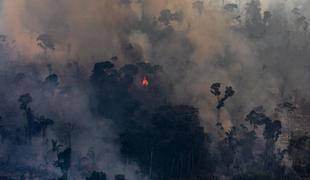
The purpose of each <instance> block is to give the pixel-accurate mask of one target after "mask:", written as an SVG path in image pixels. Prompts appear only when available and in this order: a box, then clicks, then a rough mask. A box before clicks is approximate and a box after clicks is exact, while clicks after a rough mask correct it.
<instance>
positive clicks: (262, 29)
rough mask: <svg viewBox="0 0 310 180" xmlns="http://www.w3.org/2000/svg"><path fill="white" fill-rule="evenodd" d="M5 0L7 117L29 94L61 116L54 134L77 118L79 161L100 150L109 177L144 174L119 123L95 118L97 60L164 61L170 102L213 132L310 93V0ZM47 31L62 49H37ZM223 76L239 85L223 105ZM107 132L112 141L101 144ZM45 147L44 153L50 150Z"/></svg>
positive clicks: (42, 110)
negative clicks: (121, 139)
mask: <svg viewBox="0 0 310 180" xmlns="http://www.w3.org/2000/svg"><path fill="white" fill-rule="evenodd" d="M0 2H1V13H0V14H1V15H0V31H1V33H2V34H4V35H5V38H6V39H5V42H4V43H2V44H1V53H2V54H1V58H2V59H3V60H1V62H0V66H1V73H2V74H3V76H1V77H2V79H1V84H2V86H5V87H6V88H3V89H1V91H3V92H2V97H1V98H2V99H3V100H2V101H3V102H5V103H3V104H10V105H11V106H12V107H7V108H9V110H8V113H9V112H11V113H12V109H14V111H13V112H16V113H17V114H19V115H18V117H15V119H16V122H17V121H19V120H20V119H22V114H20V113H21V112H20V110H19V109H16V107H18V101H17V98H16V97H18V96H20V95H21V94H25V93H30V94H31V95H32V96H33V99H34V100H33V102H32V104H31V106H32V108H33V109H34V110H35V111H36V112H37V113H39V114H44V115H45V116H47V117H49V118H51V119H55V120H57V121H58V122H57V121H56V124H58V125H59V127H57V125H56V127H55V128H56V129H55V130H54V131H52V132H50V133H51V136H55V138H56V137H57V133H55V132H57V128H58V130H59V131H61V128H62V127H60V126H65V125H66V123H69V122H75V124H76V127H74V128H77V129H78V128H81V130H79V131H78V132H80V131H81V132H83V133H79V134H76V135H75V134H74V130H73V132H72V133H73V135H72V136H76V141H75V142H74V144H72V147H73V149H79V151H78V152H76V154H73V156H74V157H73V158H76V159H79V158H81V157H83V156H86V155H87V153H89V151H94V152H95V154H96V153H99V154H96V157H97V156H98V161H99V162H97V163H96V167H91V168H92V169H91V170H97V169H98V170H107V169H110V171H107V173H109V175H114V174H118V173H123V174H126V175H127V177H129V178H131V179H135V178H136V177H135V174H136V173H135V171H139V169H138V168H137V167H136V165H130V166H127V165H125V163H124V162H121V160H120V158H119V157H118V156H119V154H118V153H119V152H118V145H117V143H115V142H114V141H115V140H116V139H117V138H116V137H115V136H116V135H115V132H114V127H112V126H113V125H111V124H109V122H110V121H109V120H102V119H98V118H97V117H93V116H92V114H91V112H90V110H89V109H88V107H87V106H88V104H89V102H88V97H87V93H89V89H88V88H87V87H88V84H87V83H88V81H87V80H88V79H85V77H89V74H90V72H91V68H92V67H93V64H94V63H95V62H98V61H103V60H109V59H110V58H111V57H114V58H112V60H113V61H114V63H115V64H116V65H117V66H118V67H121V66H122V65H124V64H128V63H139V62H150V63H152V64H159V65H162V67H163V70H164V72H165V74H164V75H163V76H162V77H161V78H162V79H164V81H168V82H171V84H172V86H173V90H172V91H169V95H167V96H168V97H169V100H170V101H172V102H173V103H174V104H190V105H193V106H195V107H197V108H198V109H199V112H200V114H199V115H200V117H201V120H202V122H201V124H202V125H204V127H205V129H206V131H212V132H215V131H216V130H215V129H214V128H213V126H214V124H216V123H217V122H218V121H219V122H221V123H222V124H223V126H224V128H225V130H228V129H230V128H231V127H232V126H234V125H238V124H239V123H240V121H241V120H243V119H244V117H245V115H246V114H247V113H248V112H250V111H251V110H252V109H253V108H255V107H257V106H260V105H263V106H264V108H265V109H266V111H267V112H266V114H270V115H272V113H273V110H274V109H275V108H276V107H277V105H278V104H279V103H282V102H283V101H293V100H294V98H293V97H295V95H296V94H299V95H300V96H302V97H305V99H306V101H307V100H308V98H309V92H308V88H309V85H308V83H307V82H308V81H309V77H310V74H309V72H310V71H309V63H308V59H307V57H309V43H310V42H309V32H308V21H307V20H308V18H310V14H309V8H310V3H309V2H308V1H306V0H292V1H289V0H287V1H281V0H276V1H274V0H261V1H255V0H253V1H252V0H248V1H242V2H241V1H237V0H236V1H228V0H225V1H223V2H222V1H218V0H213V1H212V0H204V1H191V0H120V1H118V0H88V1H85V0H65V1H63V0H45V1H42V0H18V1H13V0H2V1H0ZM223 3H224V4H223ZM255 3H257V4H255ZM229 4H230V5H231V6H228V5H229ZM232 4H234V5H237V7H235V6H233V5H232ZM253 4H254V5H257V6H256V8H257V9H255V7H254V5H253ZM223 5H224V7H225V8H223ZM225 5H226V6H225ZM294 9H295V11H294ZM268 12H269V13H271V16H268ZM248 17H252V18H251V19H248ZM253 17H254V18H253ZM40 35H47V36H45V37H49V38H50V39H51V41H52V42H53V44H54V45H55V48H50V47H42V46H38V40H39V39H38V37H39V36H40ZM116 56H117V57H116ZM47 64H51V65H50V68H47V67H46V65H47ZM45 67H46V68H45ZM8 70H9V71H8ZM49 71H52V73H56V74H57V75H59V77H60V86H58V87H57V88H56V89H55V90H53V92H45V90H42V89H41V88H40V86H41V84H40V83H42V82H43V81H44V79H45V77H46V76H48V75H50V74H51V72H49ZM20 73H23V74H26V77H25V79H24V80H23V81H22V83H21V84H20V85H18V87H16V83H15V81H17V80H16V76H17V77H19V76H23V75H22V74H20ZM8 74H11V77H6V76H7V75H8ZM18 75H19V76H18ZM83 77H84V79H83ZM214 82H221V83H222V84H224V85H227V86H232V87H233V88H234V89H235V90H236V95H235V96H233V97H232V98H230V99H229V100H227V102H225V107H224V108H221V109H219V110H217V109H216V105H217V103H218V102H217V99H216V97H214V96H213V95H212V94H211V93H210V86H211V84H212V83H214ZM163 86H165V85H163ZM42 91H43V93H42ZM42 94H43V95H42ZM3 106H5V105H3ZM14 107H15V108H14ZM3 108H4V109H5V107H3ZM6 116H10V114H8V115H6ZM11 116H13V115H11ZM16 124H17V123H16ZM54 133H55V134H54ZM98 134H100V136H99V137H98ZM88 137H91V139H92V140H93V142H89V139H88ZM102 138H103V139H105V140H106V142H105V143H104V144H103V145H102V146H101V145H99V144H100V143H99V141H101V139H102ZM38 141H39V140H38ZM64 141H65V140H64ZM63 143H68V142H63ZM38 144H40V143H39V142H38ZM85 144H87V146H86V145H85ZM38 146H39V145H38ZM7 148H14V147H11V146H7ZM25 148H27V147H25ZM40 148H42V147H38V148H37V149H38V150H37V151H38V153H39V152H41V151H44V150H43V149H40ZM7 151H9V150H7ZM100 152H104V153H102V154H100ZM16 153H17V154H20V153H18V152H16ZM39 161H40V162H41V161H43V160H42V159H40V160H38V162H39ZM27 163H30V164H33V162H32V161H31V162H27ZM87 165H88V164H87ZM96 168H97V169H96ZM55 173H56V174H57V173H59V172H55ZM72 173H75V172H74V171H73V172H72ZM73 176H75V175H73Z"/></svg>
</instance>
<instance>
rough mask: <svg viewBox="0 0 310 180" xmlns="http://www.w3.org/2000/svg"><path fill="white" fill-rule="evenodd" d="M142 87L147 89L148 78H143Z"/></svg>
mask: <svg viewBox="0 0 310 180" xmlns="http://www.w3.org/2000/svg"><path fill="white" fill-rule="evenodd" d="M142 85H143V87H147V86H148V85H149V81H148V80H147V78H146V77H144V78H143V81H142Z"/></svg>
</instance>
